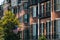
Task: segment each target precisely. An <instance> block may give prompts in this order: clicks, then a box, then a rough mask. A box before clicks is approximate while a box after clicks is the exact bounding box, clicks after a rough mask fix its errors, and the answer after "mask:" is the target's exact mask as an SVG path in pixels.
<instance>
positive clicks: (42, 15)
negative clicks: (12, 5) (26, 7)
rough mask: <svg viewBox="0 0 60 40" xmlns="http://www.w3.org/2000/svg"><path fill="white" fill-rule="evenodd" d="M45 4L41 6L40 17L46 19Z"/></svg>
mask: <svg viewBox="0 0 60 40" xmlns="http://www.w3.org/2000/svg"><path fill="white" fill-rule="evenodd" d="M44 9H45V8H44V3H42V4H41V5H40V17H44V13H45V12H44Z"/></svg>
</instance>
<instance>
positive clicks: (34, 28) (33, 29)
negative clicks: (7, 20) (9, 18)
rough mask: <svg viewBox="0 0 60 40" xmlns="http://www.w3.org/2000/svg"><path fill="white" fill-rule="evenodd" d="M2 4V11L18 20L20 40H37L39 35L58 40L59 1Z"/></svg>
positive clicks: (17, 0) (18, 0) (9, 0)
mask: <svg viewBox="0 0 60 40" xmlns="http://www.w3.org/2000/svg"><path fill="white" fill-rule="evenodd" d="M3 3H4V7H3V9H4V11H6V10H11V11H12V12H13V13H14V14H15V15H16V17H17V18H19V20H20V22H21V26H22V28H21V31H20V34H21V35H20V37H21V39H22V40H38V36H40V35H45V37H46V38H47V39H48V40H49V39H50V40H53V39H58V40H59V39H60V29H59V28H60V25H59V23H60V0H13V1H12V0H4V2H3ZM38 3H39V10H38ZM38 11H39V15H38ZM38 19H39V21H38ZM38 22H39V25H38ZM38 26H39V27H38ZM38 28H39V31H38ZM38 34H39V35H38Z"/></svg>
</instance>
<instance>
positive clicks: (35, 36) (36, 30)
mask: <svg viewBox="0 0 60 40" xmlns="http://www.w3.org/2000/svg"><path fill="white" fill-rule="evenodd" d="M37 38H38V26H37V24H36V23H34V24H33V39H37Z"/></svg>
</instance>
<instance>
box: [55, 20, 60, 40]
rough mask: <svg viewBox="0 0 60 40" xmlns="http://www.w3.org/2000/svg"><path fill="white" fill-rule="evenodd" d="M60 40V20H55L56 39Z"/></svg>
mask: <svg viewBox="0 0 60 40" xmlns="http://www.w3.org/2000/svg"><path fill="white" fill-rule="evenodd" d="M57 38H58V39H59V38H60V19H58V20H54V39H57Z"/></svg>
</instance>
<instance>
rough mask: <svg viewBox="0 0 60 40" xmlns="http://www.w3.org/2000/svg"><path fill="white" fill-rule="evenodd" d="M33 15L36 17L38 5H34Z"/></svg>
mask: <svg viewBox="0 0 60 40" xmlns="http://www.w3.org/2000/svg"><path fill="white" fill-rule="evenodd" d="M33 17H36V6H34V7H33Z"/></svg>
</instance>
